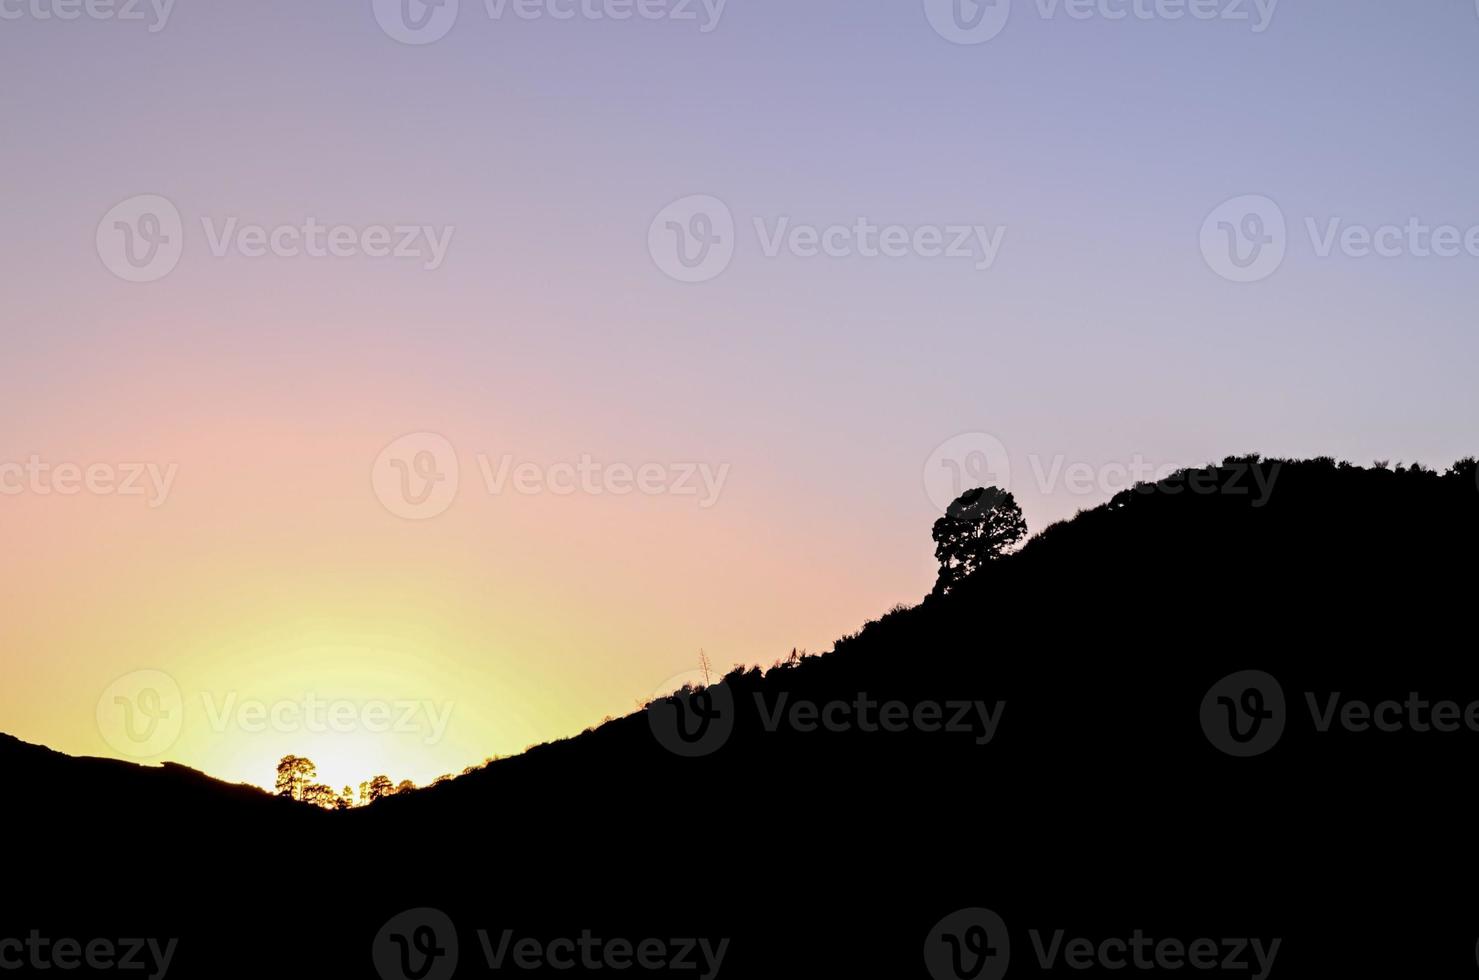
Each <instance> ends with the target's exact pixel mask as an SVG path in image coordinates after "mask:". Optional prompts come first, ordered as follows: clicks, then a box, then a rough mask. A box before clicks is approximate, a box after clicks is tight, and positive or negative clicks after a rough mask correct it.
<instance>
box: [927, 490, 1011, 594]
mask: <svg viewBox="0 0 1479 980" xmlns="http://www.w3.org/2000/svg"><path fill="white" fill-rule="evenodd" d="M931 534H932V535H933V536H934V539H935V557H936V558H937V559H939V562H940V576H939V578H937V579H936V580H935V592H934V594H935V595H944V594H945V593H947V592H949V591H950V590H951V589H953V588H954V587H955V586H957V585H959V584H960V583H961V581H962V580H964V579H965V577H966V576H968V575H970V574H971V573H972V572H974V571H976V570H977V569H978V568H980V567H981V566H982V565H984V564H986V563H987V562H988V561H993V560H994V559H997V558H1000V557H1001V556H1002V554H1003V553H1005V552H1006V550H1007V549H1008V548H1010V547H1011V546H1012V545H1014V544H1016V543H1017V542H1018V541H1020V540H1022V538H1023V537H1024V536H1025V535H1026V534H1027V521H1026V520H1024V519H1023V517H1022V508H1021V507H1018V506H1017V501H1016V499H1015V498H1013V497H1012V495H1011V494H1010V493H1008V492H1007V491H1005V490H1003V489H1001V488H1000V487H977V488H976V489H974V490H967V491H966V492H965V493H963V494H961V495H960V496H959V497H956V498H955V502H954V503H952V504H951V505H950V507H949V508H948V509H947V510H946V511H945V516H944V517H942V518H940V519H939V520H937V521H935V526H934V529H933V531H932V532H931Z"/></svg>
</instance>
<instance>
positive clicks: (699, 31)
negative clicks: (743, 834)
mask: <svg viewBox="0 0 1479 980" xmlns="http://www.w3.org/2000/svg"><path fill="white" fill-rule="evenodd" d="M489 4H491V5H492V6H491V7H490V6H489ZM1193 12H1195V14H1196V15H1195V16H1193ZM408 14H409V19H408V18H407V15H408ZM625 14H630V15H631V16H627V17H625V18H623V15H625ZM1178 14H1179V16H1178ZM417 25H420V26H417ZM1476 56H1479V9H1476V6H1475V4H1473V3H1470V2H1468V0H1424V2H1422V3H1411V4H1397V3H1394V2H1380V0H1300V2H1298V3H1296V2H1293V0H1284V2H1282V3H1273V4H1271V3H1269V2H1268V0H1263V3H1262V4H1259V3H1255V2H1253V0H1188V2H1186V3H1179V2H1177V0H1160V2H1159V3H1157V2H1155V0H1135V2H1131V0H1095V2H1092V3H1086V2H1083V0H1073V2H1070V0H1060V2H1057V3H1054V2H1053V0H998V2H997V3H996V4H994V5H991V4H987V5H983V6H977V5H976V4H974V3H973V0H958V3H952V2H945V0H940V2H936V0H872V2H867V0H846V2H844V0H807V2H806V3H804V4H798V3H796V2H795V0H729V2H728V3H725V4H718V3H717V2H710V3H708V4H705V3H703V2H702V0H692V2H688V0H641V2H640V3H639V2H637V0H629V2H628V0H580V2H578V3H577V2H573V0H548V2H544V0H540V2H537V3H535V2H531V0H523V2H516V0H507V3H506V5H505V4H502V3H500V0H488V2H487V3H485V2H483V0H460V2H459V0H446V2H445V3H443V4H442V5H441V6H438V7H426V6H424V5H423V4H422V3H421V0H405V7H404V9H402V6H401V4H400V3H399V2H391V0H373V2H372V0H354V2H349V3H342V4H323V5H303V4H296V3H293V4H290V3H287V2H285V0H260V2H256V3H252V4H227V3H222V2H204V0H177V2H174V3H165V2H163V0H159V2H153V0H145V2H142V3H138V4H135V3H133V0H118V2H116V3H109V2H107V0H93V2H92V3H91V4H84V3H83V2H81V0H0V66H3V67H0V73H3V77H4V78H5V81H6V84H5V85H3V86H0V122H3V131H4V133H5V137H4V151H3V157H0V159H3V161H4V164H5V169H6V172H7V176H8V179H7V180H6V182H5V186H4V188H3V189H0V225H3V227H4V228H5V229H6V234H4V235H0V270H3V271H0V275H3V290H0V297H3V300H0V336H3V348H0V350H3V356H0V399H3V402H0V404H3V408H4V410H3V412H0V554H3V555H4V556H5V557H6V559H7V560H5V561H4V562H3V563H0V596H3V597H4V598H3V600H0V601H3V612H4V615H3V616H0V651H3V656H4V658H5V668H6V669H5V678H6V683H5V684H4V685H0V731H5V732H8V733H10V734H13V735H15V736H17V737H19V738H22V739H25V740H27V741H32V742H38V743H42V744H46V745H49V746H51V747H53V748H56V749H58V750H61V751H65V752H69V753H73V754H88V755H104V756H112V757H118V758H127V759H134V760H136V761H141V762H149V763H152V762H159V761H162V760H166V759H167V760H173V761H178V762H181V763H184V764H186V765H190V766H193V767H196V768H199V769H202V770H204V771H206V772H209V773H211V774H213V775H217V776H220V777H221V778H225V779H229V780H233V781H247V782H252V783H257V784H269V785H270V783H271V779H272V769H273V766H274V763H275V762H276V760H277V759H278V758H279V757H280V756H282V755H285V754H288V753H295V754H299V755H307V756H309V757H310V758H312V759H314V760H315V761H316V762H317V763H318V764H319V770H320V775H321V777H322V778H324V779H325V780H327V781H329V782H331V783H333V784H334V785H335V786H338V785H342V784H357V783H358V782H360V781H362V780H364V779H367V778H369V777H370V776H371V775H374V774H376V773H380V772H384V773H387V774H389V775H390V776H392V777H393V778H394V779H396V780H399V779H402V778H410V779H412V780H414V781H417V782H419V783H424V782H426V781H428V780H430V779H432V778H434V777H436V776H437V775H439V774H441V773H444V772H456V771H458V770H460V769H461V768H462V767H464V766H466V765H469V764H474V763H478V762H481V761H482V760H483V759H484V758H485V757H488V756H492V755H507V754H512V753H516V752H518V751H521V750H522V749H523V748H524V747H526V746H528V745H530V744H534V743H538V742H542V741H546V740H550V739H554V738H560V737H565V736H568V735H572V734H575V733H577V732H579V731H580V730H582V729H583V728H585V727H586V726H588V725H591V724H594V723H598V722H599V721H600V720H601V719H602V718H603V717H605V716H608V715H620V714H624V713H626V712H628V711H630V710H632V709H633V708H634V707H635V706H636V705H638V704H639V703H641V702H642V701H644V700H645V699H646V698H648V697H650V696H651V695H653V694H654V693H657V692H660V691H665V690H669V689H671V688H672V687H674V686H677V684H679V683H681V682H682V681H683V680H685V679H688V677H690V676H691V674H690V673H689V672H691V671H692V670H693V669H694V668H695V667H696V665H697V663H698V658H699V654H700V651H701V650H702V651H703V652H704V653H705V654H707V656H708V657H709V659H710V660H711V661H712V662H713V663H714V664H715V665H717V666H718V667H720V668H728V667H729V666H731V665H732V664H735V663H760V664H769V663H771V662H772V661H773V660H775V659H776V658H778V657H783V656H785V655H786V654H788V653H789V652H790V650H791V649H792V648H793V647H802V648H806V649H810V650H813V651H817V650H825V649H827V648H828V647H830V645H831V643H832V642H833V641H834V640H835V639H837V638H838V637H839V636H842V635H844V634H846V633H849V632H852V631H855V630H856V629H858V628H859V627H860V626H861V625H862V624H863V623H865V622H866V621H867V620H868V619H870V618H875V617H876V616H878V615H879V614H881V613H882V612H884V611H885V610H886V609H887V608H889V607H890V606H891V605H893V604H894V603H898V602H914V601H917V600H918V599H919V598H920V597H921V596H922V595H924V594H925V593H926V592H928V590H929V588H930V586H931V584H932V582H933V574H934V565H935V563H934V560H933V557H932V551H933V545H932V542H931V541H930V535H929V530H930V525H931V523H932V522H933V520H934V519H935V517H937V516H938V515H939V513H940V511H941V508H942V507H943V506H944V504H946V503H948V502H949V499H950V497H952V496H953V495H954V492H956V491H958V490H959V489H964V488H965V486H967V485H970V484H971V483H973V482H993V483H998V484H1001V485H1005V486H1008V487H1009V488H1010V489H1011V490H1012V491H1013V493H1014V494H1015V495H1016V497H1017V499H1018V500H1019V501H1020V502H1021V504H1022V507H1023V510H1024V512H1025V513H1026V516H1027V520H1028V523H1029V525H1030V527H1031V528H1032V529H1033V530H1034V531H1036V530H1040V529H1042V528H1043V527H1044V526H1046V525H1047V524H1049V523H1051V522H1053V521H1057V520H1062V519H1065V518H1068V517H1071V516H1072V515H1073V514H1074V513H1076V512H1077V511H1078V510H1080V509H1083V508H1087V507H1091V506H1094V505H1096V504H1098V503H1101V502H1103V501H1104V500H1106V499H1108V497H1109V496H1111V495H1112V493H1113V492H1114V491H1115V490H1117V489H1120V488H1121V487H1122V486H1124V485H1126V481H1127V480H1130V479H1134V478H1135V477H1136V476H1137V475H1138V476H1139V477H1141V478H1145V477H1149V476H1150V475H1153V474H1154V473H1155V472H1157V471H1158V470H1160V469H1164V468H1170V467H1175V466H1178V465H1194V464H1200V463H1204V462H1207V461H1209V460H1215V459H1220V458H1222V457H1223V456H1226V455H1228V454H1233V453H1245V452H1262V453H1264V454H1266V455H1287V456H1295V455H1332V456H1337V457H1341V458H1347V459H1351V460H1353V461H1355V462H1360V463H1369V462H1370V461H1372V460H1376V459H1391V460H1394V461H1396V460H1404V461H1412V460H1421V461H1423V462H1425V463H1427V464H1429V465H1436V466H1444V465H1447V464H1448V463H1450V462H1452V461H1453V460H1454V459H1455V458H1458V457H1460V456H1465V455H1469V454H1471V453H1474V452H1475V451H1476V450H1479V446H1476V439H1475V422H1476V419H1479V395H1476V393H1475V385H1474V384H1473V382H1472V376H1473V366H1474V364H1475V363H1476V361H1479V338H1476V330H1475V323H1474V314H1473V311H1474V310H1475V309H1476V308H1479V275H1476V272H1479V232H1474V231H1472V229H1474V228H1476V227H1479V197H1476V196H1475V195H1474V193H1473V186H1474V163H1475V160H1476V159H1479V126H1475V125H1474V121H1475V106H1479V70H1476V67H1475V66H1476V64H1479V58H1476ZM1045 642H1051V641H1050V639H1048V638H1045ZM150 692H152V693H150Z"/></svg>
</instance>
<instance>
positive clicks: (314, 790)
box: [300, 783, 339, 810]
mask: <svg viewBox="0 0 1479 980" xmlns="http://www.w3.org/2000/svg"><path fill="white" fill-rule="evenodd" d="M300 799H301V800H302V802H304V803H308V804H310V805H312V806H317V807H322V808H323V809H325V810H332V809H334V808H335V807H336V806H337V805H338V802H339V794H338V793H335V792H334V787H332V786H329V785H328V784H326V783H309V784H307V785H306V786H304V787H303V795H302V796H301V797H300Z"/></svg>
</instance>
